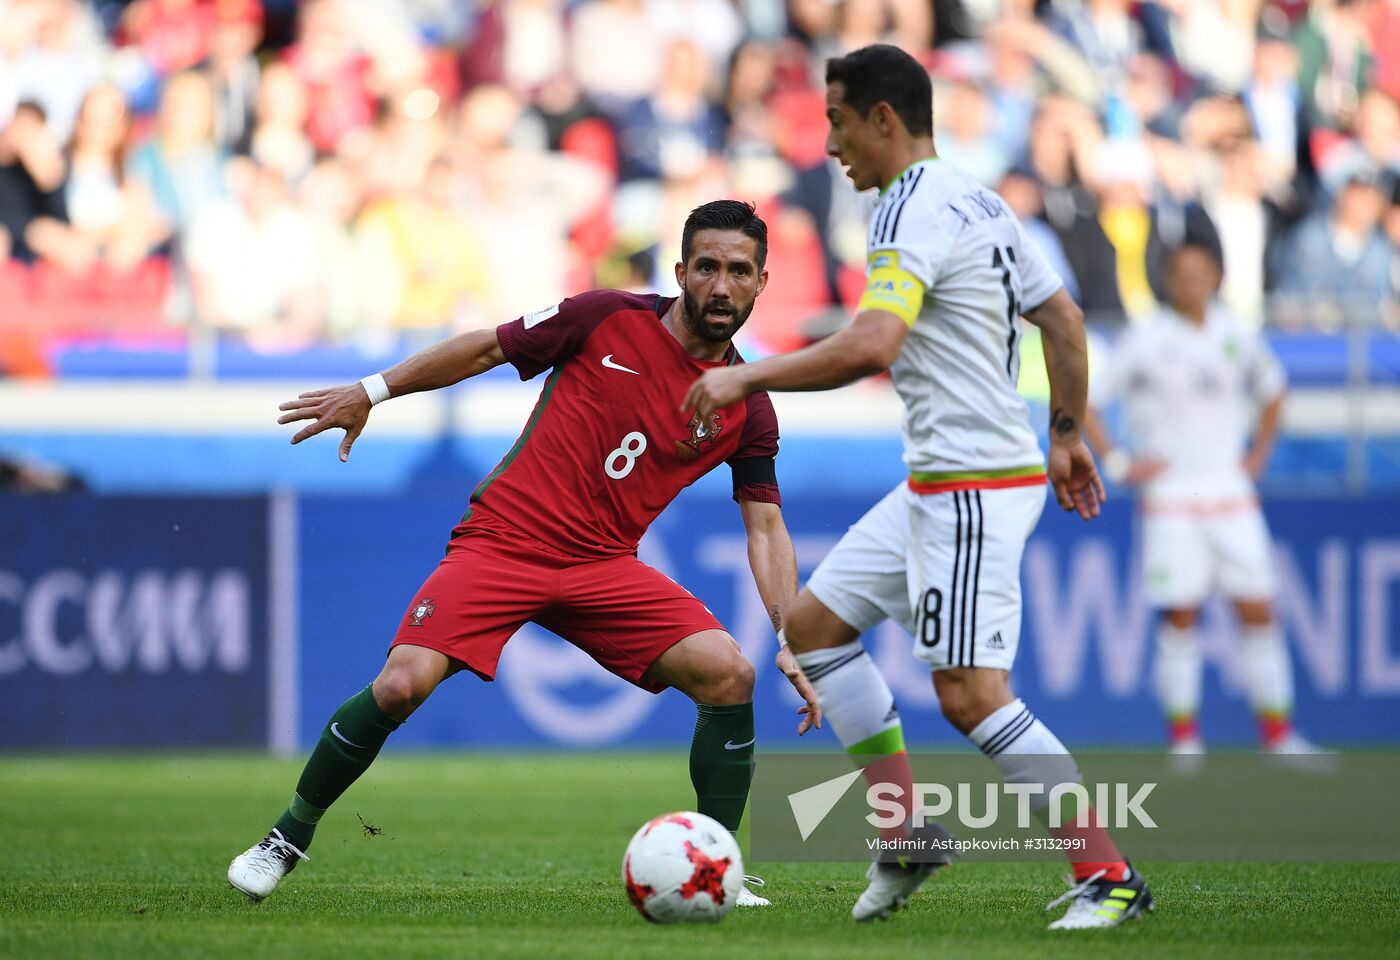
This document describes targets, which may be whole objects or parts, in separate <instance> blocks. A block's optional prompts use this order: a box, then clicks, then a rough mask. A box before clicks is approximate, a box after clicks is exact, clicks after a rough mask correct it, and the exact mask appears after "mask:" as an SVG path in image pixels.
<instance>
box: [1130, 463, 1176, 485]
mask: <svg viewBox="0 0 1400 960" xmlns="http://www.w3.org/2000/svg"><path fill="white" fill-rule="evenodd" d="M1165 469H1167V462H1166V461H1165V460H1158V459H1156V458H1154V457H1140V458H1138V459H1137V460H1134V461H1133V462H1132V464H1131V465H1129V467H1128V472H1127V473H1126V474H1124V476H1123V483H1124V484H1125V485H1127V486H1129V487H1136V486H1139V485H1141V484H1144V483H1149V482H1151V481H1152V480H1155V479H1157V477H1158V476H1159V475H1160V474H1161V473H1162V471H1163V470H1165Z"/></svg>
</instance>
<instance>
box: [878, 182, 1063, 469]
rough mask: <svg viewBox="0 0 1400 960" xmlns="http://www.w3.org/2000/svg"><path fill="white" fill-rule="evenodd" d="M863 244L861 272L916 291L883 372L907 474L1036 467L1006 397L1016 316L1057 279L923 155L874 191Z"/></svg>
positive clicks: (1028, 438) (996, 210) (1012, 395)
mask: <svg viewBox="0 0 1400 960" xmlns="http://www.w3.org/2000/svg"><path fill="white" fill-rule="evenodd" d="M867 249H868V250H869V259H868V262H867V265H866V271H867V275H875V274H882V275H883V271H885V270H888V269H889V268H891V267H893V268H897V269H898V270H902V271H906V272H907V273H909V274H912V275H913V276H914V277H915V278H917V279H918V281H919V282H920V283H921V284H922V285H923V287H924V298H923V305H922V308H921V309H920V310H919V312H918V314H917V316H915V317H914V318H913V322H912V323H911V325H910V329H909V336H908V338H907V339H906V340H905V342H904V347H903V349H902V350H901V351H900V354H899V358H898V359H897V360H896V361H895V363H894V366H893V367H891V368H890V373H891V375H892V376H893V378H894V386H895V389H896V390H897V391H898V393H899V396H900V398H901V399H902V400H903V401H904V425H903V429H904V459H905V463H906V464H907V465H908V467H909V470H910V473H911V474H912V475H915V476H914V479H915V480H919V481H922V482H924V483H928V484H935V485H936V484H938V483H939V482H941V481H943V480H950V481H951V480H959V479H966V480H975V479H980V478H987V479H991V478H995V477H1002V476H1015V475H1019V474H1024V473H1026V472H1027V471H1032V472H1034V471H1043V469H1044V456H1043V455H1042V453H1041V451H1040V447H1039V445H1038V444H1037V442H1036V434H1035V431H1034V430H1033V429H1032V428H1031V424H1030V413H1029V411H1028V409H1027V407H1026V403H1025V401H1024V400H1022V399H1021V396H1020V395H1019V394H1018V393H1017V392H1016V379H1017V376H1018V374H1019V372H1020V344H1021V330H1022V320H1021V314H1022V313H1023V312H1026V311H1029V310H1033V309H1035V308H1036V307H1038V306H1040V305H1041V304H1042V303H1044V302H1045V301H1046V300H1048V299H1050V297H1051V296H1052V295H1053V294H1054V293H1055V291H1056V290H1058V289H1060V287H1061V286H1063V284H1062V283H1061V281H1060V278H1059V277H1058V276H1056V275H1055V272H1054V271H1053V270H1052V269H1050V267H1049V266H1047V265H1046V263H1045V261H1044V260H1043V259H1042V258H1041V257H1040V255H1039V254H1038V253H1037V252H1036V249H1035V246H1034V245H1033V244H1032V243H1031V242H1030V240H1029V239H1028V237H1027V236H1026V233H1025V231H1024V230H1023V229H1022V227H1021V224H1020V222H1019V221H1018V220H1017V219H1016V216H1015V214H1013V213H1012V212H1011V210H1010V209H1009V208H1008V207H1007V206H1006V204H1005V203H1004V202H1003V201H1002V199H1001V197H999V196H998V195H997V194H996V193H994V192H992V191H991V190H988V189H987V188H986V187H984V186H982V185H981V184H980V183H979V182H978V181H976V180H975V179H973V178H972V177H971V176H969V175H968V174H966V173H964V172H963V171H961V170H959V169H958V168H956V167H954V166H951V165H950V164H948V163H947V162H946V161H943V160H938V159H932V158H931V159H928V160H923V161H921V162H919V163H916V164H914V165H913V166H911V167H910V168H909V169H908V170H906V171H905V172H904V173H903V174H901V175H900V177H899V179H897V180H896V181H895V182H894V183H893V184H891V185H890V187H889V188H888V189H887V190H886V191H885V192H884V194H883V195H882V196H881V198H880V202H879V204H878V205H877V206H876V208H875V212H874V214H873V215H872V218H871V222H870V232H869V238H868V245H867ZM891 275H892V274H891ZM906 322H908V318H906Z"/></svg>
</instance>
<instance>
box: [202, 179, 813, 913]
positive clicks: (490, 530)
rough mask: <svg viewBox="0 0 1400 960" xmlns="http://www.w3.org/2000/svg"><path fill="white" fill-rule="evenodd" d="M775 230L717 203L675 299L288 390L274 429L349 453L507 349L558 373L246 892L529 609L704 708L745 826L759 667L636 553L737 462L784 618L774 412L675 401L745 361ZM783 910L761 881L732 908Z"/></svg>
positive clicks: (767, 581)
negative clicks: (407, 406)
mask: <svg viewBox="0 0 1400 960" xmlns="http://www.w3.org/2000/svg"><path fill="white" fill-rule="evenodd" d="M767 243H768V230H767V227H766V225H765V224H764V222H763V221H762V220H761V219H759V218H758V217H757V216H756V215H755V214H754V210H753V207H752V206H750V205H748V204H744V203H740V202H738V201H734V200H716V201H713V202H711V203H707V204H704V205H703V206H700V207H697V208H696V209H695V210H694V211H692V212H691V214H690V216H689V218H687V220H686V223H685V228H684V230H683V233H682V238H681V256H682V262H681V263H678V264H676V280H677V282H678V283H679V284H680V287H681V292H682V296H681V297H680V298H667V297H661V296H656V295H650V296H639V295H635V294H629V293H621V292H618V291H616V290H598V291H593V292H591V293H585V294H580V295H579V296H577V297H571V298H569V299H567V300H564V301H563V302H561V303H559V304H557V305H556V306H553V307H550V308H548V309H546V310H541V311H538V312H536V313H532V314H529V315H527V316H524V317H521V318H520V319H518V320H514V321H512V322H510V323H505V324H502V325H501V326H499V327H496V328H495V329H494V330H482V331H473V332H470V333H464V334H461V335H460V336H457V337H453V338H451V339H449V340H445V341H443V342H442V343H439V344H436V345H434V346H432V347H429V348H427V349H425V350H423V351H420V352H419V353H417V354H415V355H413V356H412V357H409V358H408V359H407V360H404V361H403V362H402V363H399V364H397V365H395V366H393V367H391V368H390V369H388V370H386V371H385V372H384V373H383V374H382V375H381V374H376V375H375V376H372V377H366V378H365V379H364V380H362V381H360V382H359V383H355V384H350V385H348V386H340V387H332V388H329V389H325V390H314V391H311V392H310V393H304V394H302V395H301V396H300V397H299V398H298V399H296V400H292V401H290V402H288V403H284V404H282V407H281V409H282V410H283V411H284V413H283V415H282V417H281V418H280V419H279V421H278V422H280V423H291V422H293V421H299V420H310V421H312V422H311V423H310V424H308V425H307V426H305V427H303V428H302V429H301V431H300V432H299V433H297V434H296V436H294V437H293V438H292V443H300V442H301V441H302V440H305V439H307V438H308V437H311V436H314V435H316V434H318V433H321V432H323V431H325V430H330V429H333V428H341V429H343V430H344V431H345V438H344V440H343V441H342V443H341V445H340V459H341V460H345V459H347V458H348V457H349V455H350V448H351V445H352V444H353V443H354V442H355V439H356V437H358V436H359V435H360V432H361V431H362V430H363V429H364V427H365V424H366V422H367V421H368V419H369V414H370V410H371V408H372V407H373V405H374V404H375V403H378V402H380V401H382V400H385V399H387V398H389V397H391V396H400V395H402V394H406V393H414V392H418V391H422V390H435V389H438V388H440V387H446V386H450V385H451V384H454V383H457V382H459V381H461V380H464V379H466V378H468V377H472V376H475V375H477V374H480V373H484V372H485V371H487V370H490V369H491V368H492V367H495V366H498V365H499V364H501V363H510V364H511V365H512V366H514V367H515V368H516V370H517V371H519V373H520V377H521V379H523V380H528V379H530V378H532V377H535V376H538V375H539V374H541V373H543V372H544V371H546V370H550V371H551V373H550V375H549V377H548V379H547V380H546V381H545V383H544V388H543V389H542V390H541V391H540V398H539V401H538V402H537V403H536V405H535V409H534V412H533V413H532V414H531V415H530V419H529V421H528V422H527V423H526V424H525V429H524V431H523V432H522V433H521V434H520V438H519V439H518V440H517V441H516V442H515V445H514V446H513V447H511V449H510V451H509V452H508V453H507V454H506V456H505V458H504V459H503V460H502V461H501V462H500V464H499V465H498V466H497V467H496V468H495V469H494V470H492V471H491V473H490V474H489V475H488V476H487V477H486V479H484V480H482V481H481V483H480V484H478V486H477V488H476V489H475V490H474V491H473V492H472V495H471V502H470V505H469V506H468V508H467V511H466V513H465V514H464V515H463V517H462V520H461V522H460V523H459V524H458V525H457V527H456V528H455V529H454V530H453V532H452V539H451V542H450V544H449V546H448V548H447V556H446V557H445V558H444V559H443V560H442V562H441V563H440V564H439V565H438V567H437V569H436V570H435V571H433V573H432V574H431V575H430V576H429V577H428V579H427V581H426V582H425V583H424V584H423V587H422V588H421V589H420V590H419V591H418V593H417V594H415V595H414V597H413V598H412V602H411V603H410V604H409V606H408V610H407V611H406V612H405V613H404V616H403V620H402V621H401V622H400V624H399V629H398V632H397V634H396V635H395V636H394V641H393V644H392V646H391V647H390V649H389V655H388V658H387V660H386V662H385V664H384V668H383V669H382V670H381V671H380V673H379V676H378V677H377V678H375V680H374V682H373V683H372V684H370V686H368V687H366V688H365V689H364V690H362V691H360V692H359V693H357V694H356V695H355V696H353V697H351V698H350V699H349V700H347V701H346V702H345V703H344V704H342V705H341V707H340V708H339V709H338V710H337V711H336V712H335V713H334V714H333V715H332V716H331V718H330V719H329V720H328V721H327V723H326V727H325V730H324V731H323V732H322V734H321V739H320V741H319V742H318V743H317V745H316V747H315V749H314V750H313V751H312V754H311V757H310V759H309V760H308V761H307V763H306V767H305V768H304V769H303V771H302V774H301V779H300V780H299V781H298V783H297V788H296V793H295V794H293V796H292V801H291V804H290V805H289V806H288V807H287V810H286V811H285V812H284V813H283V814H282V816H281V818H280V819H279V820H278V821H277V823H276V825H275V826H274V828H273V829H272V830H271V832H269V833H268V834H267V836H266V837H265V838H264V839H263V840H261V841H260V842H258V843H257V844H255V845H254V846H253V847H252V848H250V849H249V850H248V851H247V852H246V853H243V854H241V855H240V856H238V857H237V858H235V859H234V861H233V863H232V864H231V865H230V867H229V874H228V877H229V883H230V884H232V885H233V886H234V887H235V888H237V889H238V890H241V891H242V892H243V893H245V894H247V895H248V896H249V897H251V898H252V899H254V900H261V899H262V898H263V897H265V896H267V895H268V894H269V893H271V892H272V891H273V889H275V888H276V886H277V884H278V882H279V881H280V880H281V879H282V877H283V876H285V875H286V873H287V872H288V871H289V870H291V869H292V868H293V867H295V866H296V864H297V863H298V862H299V861H300V860H304V859H307V857H306V853H305V851H306V849H307V847H308V846H310V844H311V839H312V836H313V834H314V833H315V830H316V823H317V821H319V820H320V818H321V816H322V815H323V814H324V813H325V811H326V809H327V808H328V807H330V805H331V804H332V803H333V802H335V800H336V799H337V798H338V797H339V796H340V795H341V794H342V793H343V792H344V791H345V790H346V788H348V787H349V786H350V784H351V783H353V782H354V781H355V780H356V779H357V778H358V777H359V776H360V774H362V773H364V771H365V770H367V769H368V768H369V765H370V764H371V763H372V762H373V760H374V758H375V756H376V755H377V754H378V752H379V749H380V747H381V746H383V744H384V741H385V740H386V739H387V738H388V736H389V734H390V733H392V732H393V731H394V730H395V729H397V728H398V726H399V725H400V724H401V723H403V722H404V721H405V720H406V719H408V716H409V715H410V714H411V713H413V711H414V710H415V709H417V708H418V706H419V705H420V704H422V703H423V701H424V700H426V699H427V698H428V696H429V694H431V693H432V692H433V690H434V689H435V688H436V687H437V685H438V684H439V683H441V682H442V681H443V680H445V679H446V678H447V677H450V676H452V675H453V674H454V673H457V672H459V671H461V670H468V671H470V672H472V673H474V674H476V675H477V676H479V677H481V678H482V679H484V680H491V679H493V678H494V677H495V673H496V662H497V660H498V659H499V657H500V654H501V650H502V648H503V647H504V646H505V644H506V641H507V640H509V639H510V637H511V636H512V635H513V634H514V633H515V632H516V631H517V630H518V629H520V627H521V626H522V625H524V624H525V623H526V622H534V623H537V624H539V625H540V626H542V627H544V628H546V629H548V630H551V631H553V632H554V633H556V634H558V635H559V636H561V637H563V638H564V639H565V640H568V641H569V642H570V643H573V644H574V645H575V646H578V647H580V648H581V649H583V650H584V651H585V652H586V653H588V654H589V655H590V656H591V657H593V658H594V659H595V660H597V661H598V662H599V663H600V664H602V665H603V666H604V667H605V668H607V669H608V670H609V671H611V672H612V673H615V674H617V675H618V676H620V677H623V678H624V679H626V680H629V681H631V682H632V683H634V684H636V685H638V686H640V687H641V688H643V689H644V690H650V691H652V692H660V691H661V690H664V689H665V688H667V687H675V688H677V689H678V690H680V691H681V692H683V693H685V694H686V695H687V696H689V697H690V698H691V699H692V700H694V701H695V702H696V705H697V708H698V712H699V717H698V719H697V721H696V725H695V738H694V740H693V742H692V744H691V750H690V773H691V780H692V781H693V783H694V785H695V792H696V797H697V801H696V802H697V807H696V809H697V810H698V811H699V812H701V813H704V814H707V815H709V816H711V817H713V818H715V819H716V820H718V821H719V822H720V823H722V824H724V826H725V827H727V828H728V829H729V830H731V831H735V830H737V829H738V827H739V821H740V819H741V818H742V816H743V812H744V806H745V804H746V802H747V800H748V792H749V781H750V777H751V770H752V761H753V749H754V723H753V686H754V670H753V666H752V665H751V664H750V663H749V662H748V660H747V659H745V657H744V655H743V653H741V652H740V650H739V646H738V644H737V643H735V642H734V639H733V637H731V636H730V635H729V634H728V633H726V632H725V630H724V628H723V627H722V626H721V625H720V624H719V622H718V621H717V620H716V619H715V617H714V615H713V614H711V613H710V611H709V610H708V609H706V607H705V605H704V604H702V603H701V602H700V601H699V600H697V599H696V598H695V597H693V596H691V594H690V593H689V592H687V591H686V590H685V589H684V588H683V587H681V586H680V585H678V584H676V583H675V582H674V581H672V580H671V579H670V578H669V577H667V576H665V575H664V574H662V573H661V572H660V571H658V570H655V569H653V568H652V567H649V566H647V565H646V564H644V563H642V562H641V561H640V560H639V559H638V558H637V542H638V540H640V539H641V536H642V534H643V533H644V532H645V531H646V529H647V527H648V526H650V524H651V522H652V521H653V520H654V519H656V517H657V515H658V514H660V513H661V511H662V510H663V509H665V507H666V505H667V504H669V503H670V502H671V501H672V500H673V499H675V497H676V495H677V494H679V493H680V491H681V490H682V489H684V488H685V487H687V486H689V485H690V484H691V483H694V482H695V481H696V480H698V479H699V478H700V477H701V476H703V475H704V474H706V473H708V472H709V471H710V470H712V469H714V468H715V467H717V466H719V465H720V464H721V463H728V464H729V466H730V469H731V471H732V473H733V478H734V498H735V499H736V500H737V501H738V502H739V509H740V512H741V513H742V515H743V520H744V525H745V528H746V530H747V531H748V547H749V551H748V552H749V563H750V566H751V567H752V570H753V575H754V580H755V582H756V584H757V586H758V591H759V594H760V596H762V598H763V602H764V605H765V607H766V608H767V609H768V610H769V611H770V614H771V616H772V618H773V624H774V627H775V629H776V628H779V627H781V611H782V610H783V609H784V607H785V606H786V605H787V603H788V602H790V601H791V600H792V599H793V597H794V596H795V595H796V592H797V564H796V560H795V557H794V555H793V549H792V541H791V540H790V539H789V537H788V533H787V528H786V527H785V526H784V524H783V519H782V511H781V508H780V503H781V499H780V497H779V494H778V483H777V475H776V472H775V469H774V458H775V457H776V456H777V453H778V423H777V418H776V417H775V416H774V414H773V405H772V403H771V402H770V400H769V399H768V396H767V395H766V394H763V393H755V394H753V395H751V396H749V397H747V398H746V399H745V400H742V401H740V402H738V403H735V404H733V405H732V406H728V407H725V408H723V409H720V410H716V411H715V412H713V413H711V414H710V415H709V416H707V417H705V418H703V419H702V418H700V417H698V416H696V415H694V412H693V411H690V412H685V411H680V410H678V407H677V404H678V402H679V399H680V398H681V397H682V396H684V395H685V391H686V387H687V386H688V385H689V384H690V382H691V381H692V380H694V379H695V378H696V377H697V376H699V375H700V374H702V373H704V372H705V371H706V370H709V369H713V368H715V367H721V366H726V365H729V364H734V363H742V362H743V360H742V358H741V357H740V356H739V354H738V352H737V351H736V350H735V349H734V346H733V344H732V343H731V342H730V341H731V339H732V338H733V336H734V334H735V332H736V331H737V330H738V329H739V328H740V327H741V326H743V324H744V321H745V320H746V319H747V318H748V316H749V313H750V312H751V311H752V310H753V306H754V301H755V299H756V298H757V297H758V295H759V294H760V293H761V292H762V291H763V287H764V285H765V284H766V283H767V281H768V274H767V272H766V271H765V270H764V267H763V265H764V260H765V258H766V255H767ZM777 663H778V667H779V668H780V669H781V670H782V671H783V673H784V674H785V675H786V676H787V677H788V678H789V679H790V680H791V681H792V682H793V684H794V685H795V686H796V687H797V690H798V692H799V693H800V694H801V695H802V697H803V698H804V699H805V700H806V701H807V705H806V706H804V707H801V708H799V710H798V712H799V714H802V715H803V716H802V719H801V721H800V723H799V727H798V732H799V733H806V732H807V730H808V729H810V728H811V727H812V726H820V724H821V714H820V712H819V710H818V707H817V704H816V697H815V694H814V693H813V692H812V689H811V687H810V686H809V685H808V684H807V681H806V679H805V678H804V677H803V676H802V673H801V671H800V670H799V669H798V668H797V665H796V662H795V661H794V660H793V658H792V655H791V653H789V652H788V650H787V649H786V648H785V647H780V649H779V651H778V656H777ZM767 902H768V901H766V900H763V899H762V898H761V897H756V896H754V895H753V894H752V893H750V892H749V891H748V890H747V888H746V889H745V891H744V895H743V896H741V898H740V899H739V901H738V903H739V904H740V905H744V904H746V903H751V904H755V905H766V904H767Z"/></svg>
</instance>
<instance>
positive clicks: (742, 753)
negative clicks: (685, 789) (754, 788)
mask: <svg viewBox="0 0 1400 960" xmlns="http://www.w3.org/2000/svg"><path fill="white" fill-rule="evenodd" d="M696 708H697V710H698V712H699V713H698V716H696V718H695V738H694V739H693V740H691V741H690V782H691V783H693V784H695V801H696V802H695V809H696V812H697V813H703V814H704V815H705V816H707V817H713V818H714V819H716V820H718V821H719V822H720V823H721V824H723V825H724V828H725V829H726V830H728V831H729V832H730V833H736V832H737V831H738V829H739V821H740V820H742V819H744V806H745V805H746V804H747V803H748V801H749V784H750V783H751V782H752V781H753V742H754V732H753V704H752V703H735V704H726V705H724V706H711V705H710V704H707V703H699V704H696Z"/></svg>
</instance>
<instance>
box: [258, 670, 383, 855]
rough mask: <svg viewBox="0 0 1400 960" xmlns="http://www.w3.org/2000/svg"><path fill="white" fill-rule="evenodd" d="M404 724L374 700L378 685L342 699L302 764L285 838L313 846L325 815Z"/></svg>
mask: <svg viewBox="0 0 1400 960" xmlns="http://www.w3.org/2000/svg"><path fill="white" fill-rule="evenodd" d="M399 725H400V721H398V720H395V719H394V718H393V717H390V716H389V715H388V714H386V713H385V712H384V711H383V710H380V709H379V704H377V703H375V702H374V693H373V692H372V687H365V688H364V689H363V690H361V691H360V692H359V693H357V694H355V695H354V696H353V697H351V698H350V699H349V700H346V701H345V702H344V703H342V704H341V705H340V709H338V710H336V712H335V713H333V714H331V718H330V720H329V721H327V723H326V729H324V730H322V731H321V739H320V741H319V742H318V743H317V744H316V749H315V750H312V751H311V758H310V759H309V760H307V761H306V766H305V767H303V768H302V771H301V779H300V780H298V781H297V792H296V793H295V794H293V795H292V802H291V804H290V805H288V807H287V809H286V811H285V812H283V814H282V816H281V818H280V819H279V820H278V821H277V824H276V827H277V829H278V830H280V831H282V836H284V837H286V838H287V839H288V840H289V841H291V843H292V844H294V845H295V846H296V847H298V848H299V849H301V850H305V849H306V848H307V847H309V846H311V838H312V837H313V836H314V835H315V833H316V824H317V822H318V821H320V819H321V815H322V814H324V813H325V812H326V810H327V808H329V807H330V805H331V804H333V803H335V801H336V800H337V799H339V798H340V795H341V794H342V793H344V792H345V791H346V789H347V788H348V787H349V786H350V784H352V783H354V782H355V781H356V780H357V779H359V776H360V774H362V773H364V772H365V771H366V770H368V769H369V765H370V764H371V763H373V762H374V758H375V757H376V756H378V755H379V748H380V747H382V746H384V741H385V740H387V739H388V738H389V734H391V733H393V732H394V731H395V730H397V729H398V728H399Z"/></svg>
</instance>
